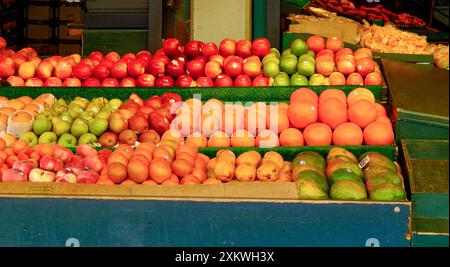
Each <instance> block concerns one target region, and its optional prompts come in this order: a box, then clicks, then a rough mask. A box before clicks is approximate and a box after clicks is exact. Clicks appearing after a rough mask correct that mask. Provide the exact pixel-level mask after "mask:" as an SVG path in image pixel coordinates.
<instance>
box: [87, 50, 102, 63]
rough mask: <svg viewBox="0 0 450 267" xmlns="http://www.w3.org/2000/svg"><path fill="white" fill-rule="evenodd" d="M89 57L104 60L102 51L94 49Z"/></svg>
mask: <svg viewBox="0 0 450 267" xmlns="http://www.w3.org/2000/svg"><path fill="white" fill-rule="evenodd" d="M88 58H89V59H93V58H96V59H98V60H99V61H102V60H103V53H102V52H101V51H94V52H92V53H90V54H89V56H88Z"/></svg>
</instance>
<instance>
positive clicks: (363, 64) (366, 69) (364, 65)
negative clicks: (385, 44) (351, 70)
mask: <svg viewBox="0 0 450 267" xmlns="http://www.w3.org/2000/svg"><path fill="white" fill-rule="evenodd" d="M374 70H375V62H374V61H373V60H372V58H369V57H363V58H360V59H357V60H356V72H358V73H359V74H361V76H363V77H366V76H367V74H369V73H371V72H373V71H374Z"/></svg>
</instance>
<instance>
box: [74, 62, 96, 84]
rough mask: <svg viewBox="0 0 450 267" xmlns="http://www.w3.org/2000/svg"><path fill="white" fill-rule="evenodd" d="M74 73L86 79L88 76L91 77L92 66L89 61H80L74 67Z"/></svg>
mask: <svg viewBox="0 0 450 267" xmlns="http://www.w3.org/2000/svg"><path fill="white" fill-rule="evenodd" d="M83 60H85V59H83ZM72 73H73V77H75V78H78V79H80V80H86V79H87V78H89V77H91V74H92V67H91V65H88V64H87V63H80V64H78V65H75V66H74V67H73V70H72Z"/></svg>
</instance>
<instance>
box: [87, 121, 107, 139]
mask: <svg viewBox="0 0 450 267" xmlns="http://www.w3.org/2000/svg"><path fill="white" fill-rule="evenodd" d="M88 124H89V131H90V132H91V133H93V134H95V135H96V136H100V135H101V134H102V133H104V132H105V131H106V130H108V120H107V119H98V118H96V119H93V120H90V121H89V122H88Z"/></svg>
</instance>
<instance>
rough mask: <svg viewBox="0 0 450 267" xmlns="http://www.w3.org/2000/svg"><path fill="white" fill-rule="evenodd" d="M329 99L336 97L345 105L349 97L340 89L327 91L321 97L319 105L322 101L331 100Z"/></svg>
mask: <svg viewBox="0 0 450 267" xmlns="http://www.w3.org/2000/svg"><path fill="white" fill-rule="evenodd" d="M329 97H335V98H337V99H339V100H341V101H342V102H344V103H347V96H346V95H345V93H344V92H342V90H339V89H326V90H325V91H323V92H322V93H321V94H320V96H319V104H320V102H321V101H323V100H325V99H327V98H329Z"/></svg>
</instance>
